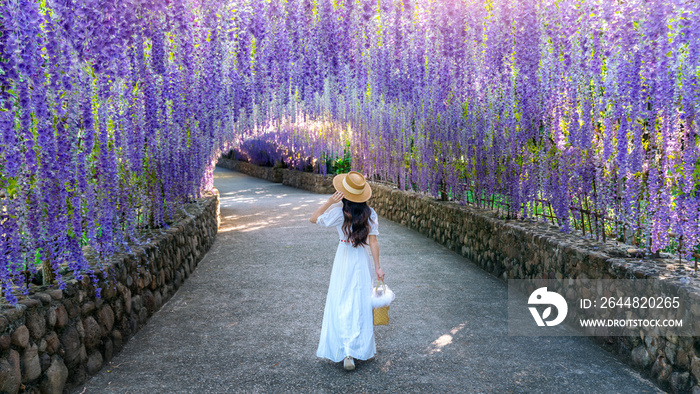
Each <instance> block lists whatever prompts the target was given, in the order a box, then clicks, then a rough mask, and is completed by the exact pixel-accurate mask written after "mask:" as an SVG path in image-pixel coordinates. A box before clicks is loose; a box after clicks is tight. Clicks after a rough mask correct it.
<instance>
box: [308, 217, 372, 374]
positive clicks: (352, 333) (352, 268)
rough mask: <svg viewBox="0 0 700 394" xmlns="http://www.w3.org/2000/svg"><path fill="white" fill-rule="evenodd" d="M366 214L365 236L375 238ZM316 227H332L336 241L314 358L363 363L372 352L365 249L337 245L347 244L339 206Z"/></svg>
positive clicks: (368, 267)
mask: <svg viewBox="0 0 700 394" xmlns="http://www.w3.org/2000/svg"><path fill="white" fill-rule="evenodd" d="M370 210H371V215H370V221H369V224H370V232H369V234H370V235H377V234H379V231H378V225H379V222H378V220H377V213H376V212H375V211H374V209H372V208H370ZM316 223H317V224H318V225H320V226H323V227H331V226H335V227H336V229H337V230H338V239H339V241H338V249H337V250H336V252H335V259H334V261H333V269H332V270H331V281H330V284H329V285H328V295H327V296H326V307H325V309H324V311H323V324H322V325H321V339H320V340H319V343H318V349H317V350H316V355H317V356H318V357H323V358H328V359H330V360H332V361H335V362H339V361H343V359H344V358H345V357H346V356H351V357H353V358H356V359H359V360H367V359H369V358H371V357H373V356H374V353H375V352H376V345H375V343H374V319H373V317H372V301H371V297H372V277H373V275H372V272H373V270H372V267H373V264H372V259H371V258H370V256H371V253H370V251H369V246H360V247H357V248H355V247H353V246H352V243H348V242H342V241H340V240H347V237H346V236H345V235H344V234H343V229H342V225H343V209H342V206H335V207H332V208H330V209H329V210H328V211H326V212H325V213H324V214H322V215H321V216H319V217H318V219H317V221H316Z"/></svg>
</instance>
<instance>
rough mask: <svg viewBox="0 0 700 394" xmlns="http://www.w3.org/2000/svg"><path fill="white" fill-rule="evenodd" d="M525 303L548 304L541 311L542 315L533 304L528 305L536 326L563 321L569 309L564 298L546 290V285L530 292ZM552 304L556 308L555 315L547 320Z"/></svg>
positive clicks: (554, 324) (552, 324) (551, 324)
mask: <svg viewBox="0 0 700 394" xmlns="http://www.w3.org/2000/svg"><path fill="white" fill-rule="evenodd" d="M527 303H528V304H530V305H550V306H549V307H547V309H545V310H544V312H542V316H540V313H539V312H537V308H536V307H534V306H531V307H529V308H528V309H530V313H531V314H532V317H533V318H534V319H535V322H536V323H537V325H538V326H540V327H544V326H545V325H547V326H550V327H551V326H556V325H557V324H559V323H561V322H563V321H564V319H565V318H566V313H567V312H568V311H569V306H568V305H566V300H565V299H564V297H562V296H561V295H560V294H558V293H555V292H553V291H547V288H546V287H540V288H539V289H537V290H535V291H533V292H532V294H530V298H528V300H527ZM552 306H554V307H555V308H557V315H556V316H557V317H556V319H554V320H549V321H547V320H546V319H547V318H548V317H549V316H550V315H551V314H552Z"/></svg>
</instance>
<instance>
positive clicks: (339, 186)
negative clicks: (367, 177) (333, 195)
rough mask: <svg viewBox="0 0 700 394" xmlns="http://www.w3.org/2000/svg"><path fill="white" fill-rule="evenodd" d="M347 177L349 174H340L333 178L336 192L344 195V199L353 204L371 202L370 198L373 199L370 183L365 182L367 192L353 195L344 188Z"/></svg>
mask: <svg viewBox="0 0 700 394" xmlns="http://www.w3.org/2000/svg"><path fill="white" fill-rule="evenodd" d="M347 175H348V174H338V175H336V176H335V177H334V178H333V187H334V188H335V190H337V191H339V192H341V193H343V197H345V198H346V199H348V200H350V201H352V202H365V201H367V200H369V199H370V197H372V188H371V187H370V186H369V183H366V182H365V190H363V191H362V193H361V194H352V193H350V192H349V191H347V190H346V189H345V186H343V179H345V177H346V176H347Z"/></svg>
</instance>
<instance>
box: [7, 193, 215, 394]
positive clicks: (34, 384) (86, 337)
mask: <svg viewBox="0 0 700 394" xmlns="http://www.w3.org/2000/svg"><path fill="white" fill-rule="evenodd" d="M186 211H187V212H188V214H189V215H190V216H188V217H186V218H184V219H182V220H180V221H178V222H176V223H174V224H172V225H171V226H170V227H169V228H168V229H167V230H163V231H162V232H160V233H154V234H153V235H152V236H151V239H150V241H149V242H148V243H147V244H146V245H144V246H141V247H132V251H133V254H132V255H123V254H122V255H115V256H114V257H113V258H112V259H111V260H110V261H106V262H104V265H103V266H104V268H103V269H102V270H100V271H98V272H97V276H98V277H99V279H100V281H99V283H98V285H99V286H100V287H101V289H102V290H101V297H100V298H97V297H96V296H95V291H94V288H93V285H92V283H91V281H90V279H89V278H87V277H86V278H85V279H83V280H81V281H78V280H76V279H74V278H71V279H68V280H67V288H66V289H65V290H63V291H62V290H59V289H57V288H47V287H36V288H32V289H31V290H32V291H31V293H30V295H29V296H27V297H23V299H21V300H20V302H19V307H12V306H9V305H4V306H2V307H1V308H0V392H3V393H16V392H19V391H23V392H41V393H62V392H63V391H64V389H70V388H75V387H77V386H78V385H80V384H81V383H83V382H85V381H86V380H87V378H88V376H90V375H94V374H95V373H97V371H99V370H100V369H101V368H102V367H103V366H104V365H105V364H106V363H108V362H109V361H110V360H111V359H112V357H113V356H114V355H115V354H116V353H118V352H119V351H120V350H121V349H122V347H123V346H124V343H125V342H126V341H127V340H128V339H129V338H130V337H132V336H133V335H134V334H135V333H136V332H138V331H139V329H140V328H141V327H142V326H143V325H144V324H146V321H147V319H148V318H149V317H150V316H151V315H153V313H155V312H156V311H157V310H158V309H160V307H161V306H162V305H163V304H164V303H165V302H166V301H167V300H168V299H170V297H171V296H172V295H173V294H174V293H175V291H177V289H178V288H179V287H180V285H182V283H183V282H184V280H185V279H186V278H187V277H188V276H189V275H190V274H191V273H192V271H194V269H195V267H196V266H197V264H198V263H199V261H200V260H201V259H202V257H203V256H204V254H205V253H206V252H207V251H208V250H209V248H210V247H211V245H212V243H213V242H214V239H215V237H216V233H217V231H218V223H219V196H218V192H217V191H214V192H213V193H211V194H209V195H207V196H204V198H202V199H200V200H198V201H197V202H194V203H192V204H188V206H187V207H186Z"/></svg>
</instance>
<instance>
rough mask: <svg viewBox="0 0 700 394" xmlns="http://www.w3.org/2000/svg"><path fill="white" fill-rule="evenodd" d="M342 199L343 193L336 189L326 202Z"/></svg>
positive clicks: (335, 201) (332, 202) (330, 202)
mask: <svg viewBox="0 0 700 394" xmlns="http://www.w3.org/2000/svg"><path fill="white" fill-rule="evenodd" d="M341 201H343V193H341V192H339V191H336V192H335V193H333V195H332V196H330V197H329V198H328V204H335V203H337V202H341Z"/></svg>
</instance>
